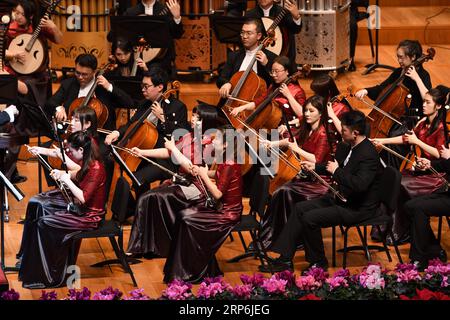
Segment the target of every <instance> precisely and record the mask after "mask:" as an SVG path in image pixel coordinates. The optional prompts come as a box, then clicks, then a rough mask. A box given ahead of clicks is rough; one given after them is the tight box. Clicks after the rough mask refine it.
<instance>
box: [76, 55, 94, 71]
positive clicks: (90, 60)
mask: <svg viewBox="0 0 450 320" xmlns="http://www.w3.org/2000/svg"><path fill="white" fill-rule="evenodd" d="M97 63H98V62H97V58H96V57H95V56H94V55H93V54H90V53H82V54H80V55H78V56H77V57H76V58H75V65H77V64H79V65H80V66H82V67H85V68H91V69H92V70H97Z"/></svg>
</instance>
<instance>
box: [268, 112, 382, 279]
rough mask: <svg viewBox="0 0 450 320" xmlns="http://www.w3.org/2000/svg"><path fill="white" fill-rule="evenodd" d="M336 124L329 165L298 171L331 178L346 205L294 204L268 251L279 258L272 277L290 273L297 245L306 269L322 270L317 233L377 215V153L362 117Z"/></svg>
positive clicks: (328, 201) (326, 201) (348, 116)
mask: <svg viewBox="0 0 450 320" xmlns="http://www.w3.org/2000/svg"><path fill="white" fill-rule="evenodd" d="M341 121H342V132H341V136H342V139H343V142H341V143H340V144H339V145H338V147H337V150H336V160H334V161H329V162H328V164H327V165H326V168H324V166H321V165H319V164H314V163H312V162H304V163H303V167H304V168H305V169H307V170H308V169H315V170H316V171H317V172H318V173H325V172H328V173H329V174H331V175H332V176H333V179H334V180H335V181H336V182H337V184H338V190H339V191H340V192H342V194H343V195H344V196H345V197H346V199H347V202H345V203H342V202H339V201H338V200H337V199H335V198H334V197H333V196H332V195H331V194H326V195H324V196H322V197H320V198H317V199H313V200H309V201H302V202H299V203H298V204H297V205H296V206H295V210H294V212H293V213H292V214H291V215H290V216H289V219H288V221H287V223H286V224H285V226H284V229H283V231H282V232H281V234H280V236H279V237H278V239H277V240H276V242H275V243H274V244H273V246H272V250H273V251H275V252H278V253H280V256H279V257H278V258H277V259H275V260H274V262H273V263H272V266H271V267H272V268H271V270H272V271H273V272H277V271H283V270H288V269H291V270H293V263H292V259H293V257H294V255H295V251H296V244H297V243H298V241H299V240H303V243H304V246H305V258H306V260H307V261H308V262H309V263H310V265H309V267H308V268H311V267H313V266H315V267H320V268H323V269H325V270H326V269H327V268H328V260H327V258H326V256H325V251H324V246H323V240H322V230H321V228H322V227H330V226H335V225H342V224H350V223H357V222H359V221H363V220H366V219H368V218H370V217H371V216H373V215H374V214H376V211H377V209H378V207H379V197H378V194H379V188H380V178H381V175H382V172H383V168H382V165H381V162H380V157H379V155H378V152H377V150H376V149H375V147H374V146H373V144H372V143H371V142H370V141H369V139H368V138H367V137H366V136H365V134H364V133H365V132H366V125H367V124H366V119H365V115H364V114H363V113H362V112H360V111H353V110H352V111H349V112H346V113H344V114H343V115H342V117H341ZM261 267H262V268H260V270H262V271H269V270H270V269H269V268H267V266H264V267H265V268H264V267H263V266H261Z"/></svg>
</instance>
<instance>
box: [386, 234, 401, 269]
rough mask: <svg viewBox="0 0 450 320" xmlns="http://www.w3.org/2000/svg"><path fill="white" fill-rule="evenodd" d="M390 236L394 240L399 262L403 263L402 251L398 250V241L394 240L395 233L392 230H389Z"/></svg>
mask: <svg viewBox="0 0 450 320" xmlns="http://www.w3.org/2000/svg"><path fill="white" fill-rule="evenodd" d="M389 236H390V237H391V239H392V244H393V246H394V249H395V253H396V254H397V258H398V262H399V263H403V259H402V255H401V254H400V250H398V245H397V240H395V238H394V233H393V232H392V228H389Z"/></svg>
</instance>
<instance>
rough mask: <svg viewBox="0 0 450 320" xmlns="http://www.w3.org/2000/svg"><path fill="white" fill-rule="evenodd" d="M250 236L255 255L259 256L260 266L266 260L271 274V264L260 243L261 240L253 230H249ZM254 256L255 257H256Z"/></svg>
mask: <svg viewBox="0 0 450 320" xmlns="http://www.w3.org/2000/svg"><path fill="white" fill-rule="evenodd" d="M250 236H251V237H252V241H253V245H254V248H255V253H256V256H257V257H258V258H259V261H260V262H261V265H262V266H265V265H266V261H267V266H268V267H269V271H270V273H271V274H273V270H272V265H271V264H270V262H269V259H268V256H267V251H266V249H265V248H264V246H263V244H262V243H261V241H259V238H258V236H257V235H256V232H255V231H250ZM256 256H255V258H256Z"/></svg>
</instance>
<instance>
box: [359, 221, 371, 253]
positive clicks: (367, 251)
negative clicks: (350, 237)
mask: <svg viewBox="0 0 450 320" xmlns="http://www.w3.org/2000/svg"><path fill="white" fill-rule="evenodd" d="M356 230H357V231H358V234H359V238H360V239H361V243H362V245H363V248H364V252H365V254H366V258H367V260H368V261H371V260H372V257H371V256H370V252H369V248H368V247H367V241H366V239H365V238H364V236H363V234H362V232H361V229H360V228H359V227H356Z"/></svg>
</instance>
